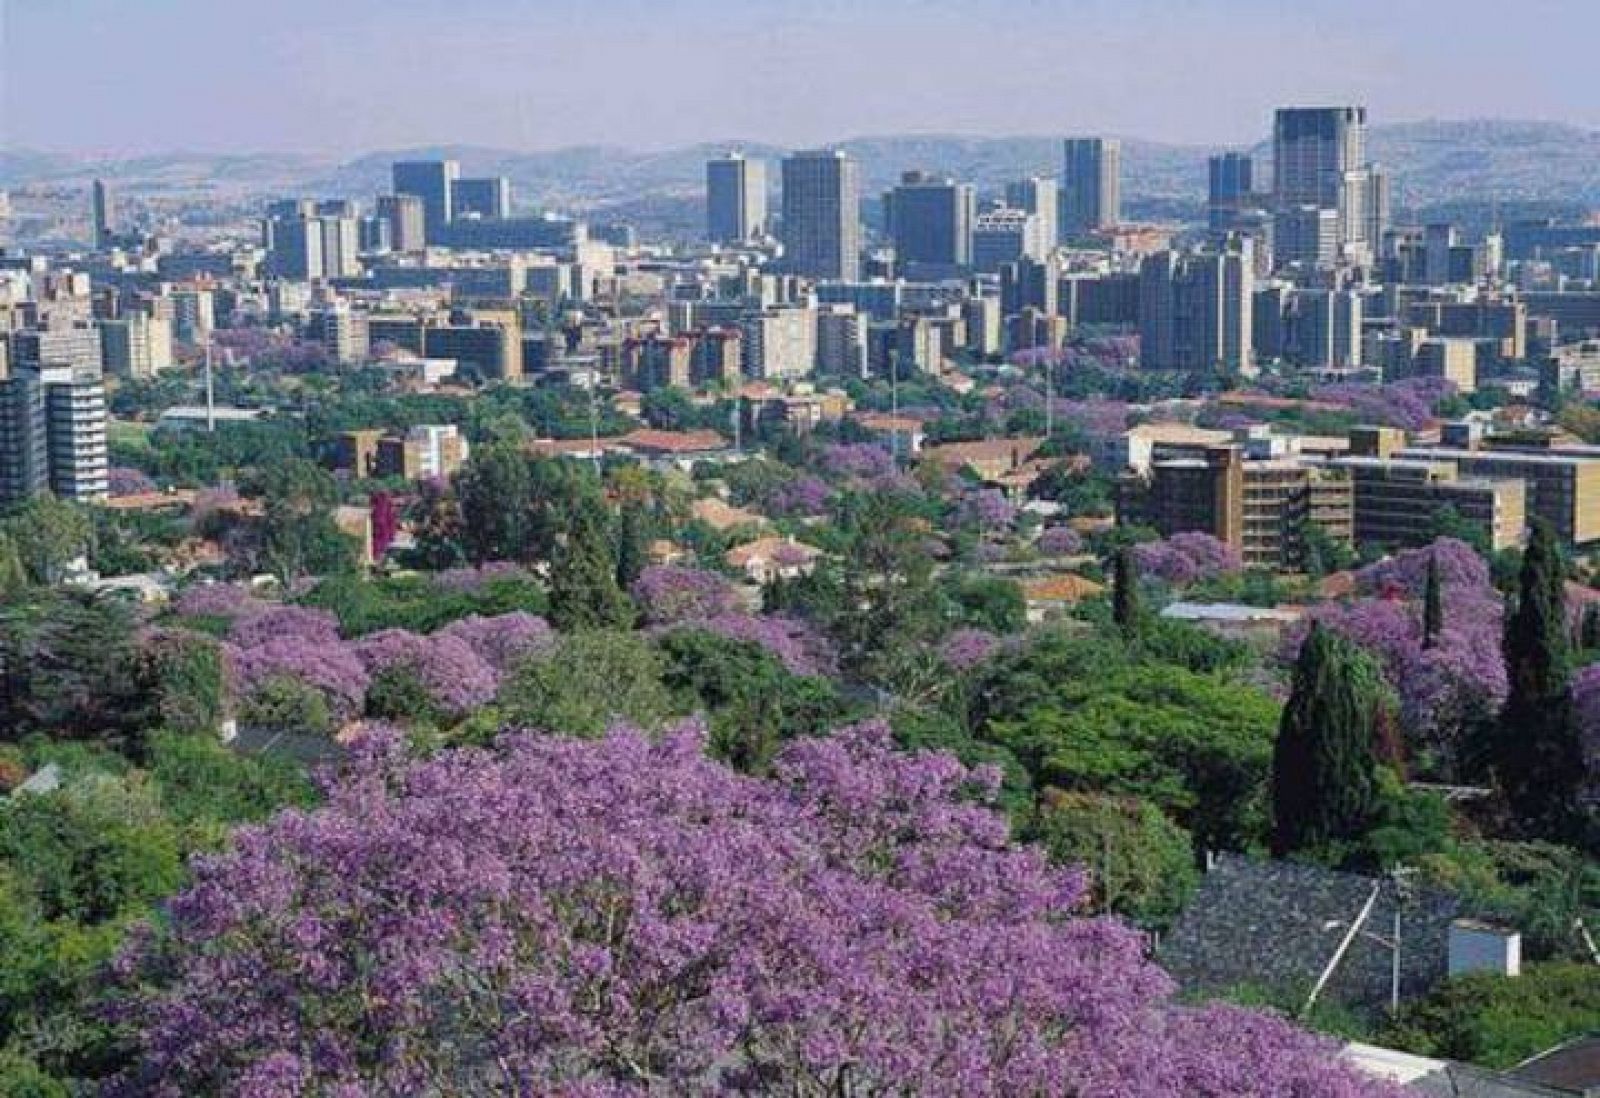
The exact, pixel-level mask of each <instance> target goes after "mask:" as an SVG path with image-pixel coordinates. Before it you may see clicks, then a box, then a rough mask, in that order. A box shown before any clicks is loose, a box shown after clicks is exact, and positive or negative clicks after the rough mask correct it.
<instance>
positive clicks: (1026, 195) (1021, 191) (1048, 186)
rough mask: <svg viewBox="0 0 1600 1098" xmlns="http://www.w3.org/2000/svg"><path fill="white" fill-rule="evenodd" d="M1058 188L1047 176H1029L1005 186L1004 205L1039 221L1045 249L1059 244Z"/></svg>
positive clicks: (1059, 196) (1059, 195)
mask: <svg viewBox="0 0 1600 1098" xmlns="http://www.w3.org/2000/svg"><path fill="white" fill-rule="evenodd" d="M1060 200H1061V194H1060V188H1059V187H1057V186H1056V181H1055V179H1054V178H1053V177H1052V176H1048V175H1030V176H1029V177H1028V178H1026V179H1018V180H1015V181H1014V182H1011V183H1007V184H1006V205H1007V206H1009V207H1011V208H1012V209H1014V210H1026V211H1027V212H1028V213H1031V214H1033V215H1034V216H1035V217H1037V218H1038V219H1039V232H1040V234H1041V235H1042V236H1043V237H1044V245H1045V247H1046V248H1054V247H1055V246H1056V245H1057V244H1059V243H1061V227H1060V224H1061V223H1060V213H1061V211H1060V210H1059V209H1058V208H1057V207H1058V205H1059V203H1060Z"/></svg>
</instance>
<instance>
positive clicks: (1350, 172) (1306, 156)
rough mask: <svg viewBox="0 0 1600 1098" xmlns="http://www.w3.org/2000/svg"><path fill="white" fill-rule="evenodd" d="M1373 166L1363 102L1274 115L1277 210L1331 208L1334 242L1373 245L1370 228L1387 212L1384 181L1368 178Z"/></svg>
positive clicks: (1295, 109) (1286, 110)
mask: <svg viewBox="0 0 1600 1098" xmlns="http://www.w3.org/2000/svg"><path fill="white" fill-rule="evenodd" d="M1375 171H1376V169H1375V168H1374V167H1373V165H1371V164H1369V163H1368V162H1367V109H1366V108H1365V107H1284V108H1282V109H1280V110H1279V111H1278V112H1277V114H1276V116H1275V117H1274V120H1273V127H1272V186H1273V196H1274V198H1275V199H1276V202H1277V207H1278V209H1279V210H1280V211H1282V210H1286V209H1291V208H1294V207H1300V206H1316V207H1319V208H1321V209H1326V210H1334V211H1336V212H1337V215H1338V219H1339V243H1340V244H1341V245H1344V246H1354V247H1363V246H1364V247H1365V248H1366V249H1367V250H1368V253H1369V254H1370V252H1371V250H1372V249H1375V248H1376V246H1377V241H1376V240H1375V239H1373V237H1372V233H1373V230H1374V227H1375V225H1377V223H1378V222H1379V221H1380V220H1381V219H1382V218H1384V217H1387V209H1386V207H1387V200H1388V199H1387V181H1386V180H1383V179H1380V180H1378V181H1377V182H1374V180H1373V174H1374V172H1375ZM1379 174H1380V175H1381V173H1379ZM1374 207H1380V208H1378V209H1375V208H1374ZM1280 251H1281V249H1280Z"/></svg>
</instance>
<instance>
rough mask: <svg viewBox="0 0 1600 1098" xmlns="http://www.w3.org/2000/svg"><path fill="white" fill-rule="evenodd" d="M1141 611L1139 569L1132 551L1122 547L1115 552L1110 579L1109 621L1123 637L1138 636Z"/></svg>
mask: <svg viewBox="0 0 1600 1098" xmlns="http://www.w3.org/2000/svg"><path fill="white" fill-rule="evenodd" d="M1142 616H1143V611H1142V609H1141V607H1140V605H1139V569H1138V566H1137V565H1136V564H1134V562H1133V550H1132V548H1130V547H1127V546H1124V547H1123V548H1122V549H1120V550H1118V551H1117V558H1116V568H1115V570H1114V571H1113V573H1112V579H1111V620H1112V621H1114V622H1116V623H1117V628H1118V629H1120V630H1122V635H1123V636H1124V637H1128V638H1133V637H1136V636H1138V634H1139V625H1140V618H1141V617H1142Z"/></svg>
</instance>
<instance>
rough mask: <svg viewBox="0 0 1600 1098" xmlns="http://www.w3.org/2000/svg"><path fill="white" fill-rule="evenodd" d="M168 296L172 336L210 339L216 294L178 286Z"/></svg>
mask: <svg viewBox="0 0 1600 1098" xmlns="http://www.w3.org/2000/svg"><path fill="white" fill-rule="evenodd" d="M324 245H326V238H324ZM168 296H169V297H170V298H171V299H172V337H173V338H174V339H178V340H182V341H183V342H184V343H194V344H202V343H204V342H205V341H206V340H208V339H210V338H211V330H212V329H213V328H215V327H216V326H217V299H216V295H215V294H214V293H213V292H212V291H211V290H210V289H209V288H208V287H205V286H179V287H177V288H175V289H174V290H173V291H172V293H171V294H169V295H168Z"/></svg>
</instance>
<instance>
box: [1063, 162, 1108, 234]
mask: <svg viewBox="0 0 1600 1098" xmlns="http://www.w3.org/2000/svg"><path fill="white" fill-rule="evenodd" d="M1060 202H1061V207H1060V208H1061V212H1060V215H1059V217H1060V231H1061V233H1062V235H1063V237H1068V238H1070V237H1073V236H1081V235H1083V234H1084V233H1088V232H1093V231H1095V230H1097V229H1109V228H1111V227H1112V226H1113V225H1116V224H1117V223H1118V222H1120V221H1121V220H1122V142H1121V141H1118V140H1117V139H1115V138H1109V137H1069V138H1068V139H1067V140H1065V141H1063V142H1062V143H1061V199H1060Z"/></svg>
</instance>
